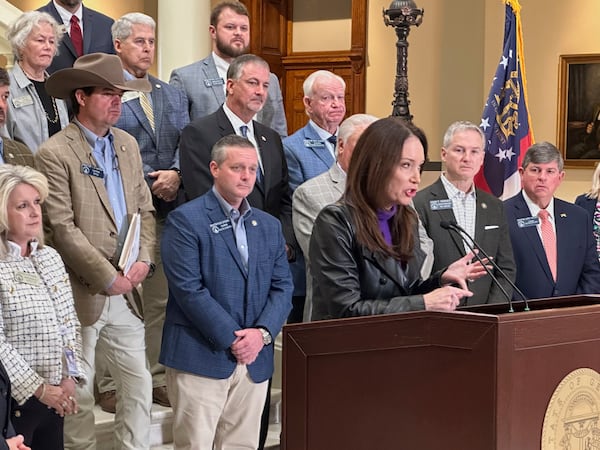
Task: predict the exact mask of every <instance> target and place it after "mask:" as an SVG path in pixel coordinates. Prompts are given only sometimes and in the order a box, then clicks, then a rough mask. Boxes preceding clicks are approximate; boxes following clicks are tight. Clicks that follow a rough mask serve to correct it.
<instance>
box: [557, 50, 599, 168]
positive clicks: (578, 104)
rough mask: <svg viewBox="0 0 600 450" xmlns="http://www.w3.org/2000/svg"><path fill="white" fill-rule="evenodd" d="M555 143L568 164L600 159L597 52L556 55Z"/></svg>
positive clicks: (587, 164) (588, 164) (589, 164)
mask: <svg viewBox="0 0 600 450" xmlns="http://www.w3.org/2000/svg"><path fill="white" fill-rule="evenodd" d="M557 144H558V148H559V149H560V150H561V152H562V153H563V157H564V158H565V165H566V166H567V167H594V165H595V164H596V163H597V162H598V161H599V160H600V54H587V55H560V57H559V75H558V137H557Z"/></svg>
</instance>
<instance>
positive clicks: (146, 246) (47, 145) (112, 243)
mask: <svg viewBox="0 0 600 450" xmlns="http://www.w3.org/2000/svg"><path fill="white" fill-rule="evenodd" d="M112 133H113V135H114V146H115V152H116V155H117V159H118V164H119V169H120V171H121V178H122V180H123V191H124V193H125V201H126V204H127V213H128V215H131V214H133V213H135V212H137V211H139V212H140V213H141V216H142V228H141V242H140V254H139V257H138V261H151V260H152V256H151V255H153V250H154V245H155V231H154V215H153V212H154V208H153V206H152V198H151V194H150V190H149V189H148V186H147V184H146V182H145V181H144V174H143V170H142V160H141V157H140V150H139V148H138V145H137V143H136V142H135V139H133V137H132V136H131V135H129V134H127V133H126V132H124V131H122V130H119V129H118V128H112ZM34 158H35V166H36V168H37V169H38V170H40V171H41V172H42V173H44V174H45V175H46V177H47V178H48V184H49V188H50V195H49V196H48V199H47V200H46V202H45V203H44V213H45V214H44V224H45V232H46V239H47V240H48V242H49V243H50V244H51V245H52V246H54V247H55V248H56V250H57V251H58V252H59V253H60V255H61V256H62V258H63V260H64V262H65V264H66V266H67V269H68V271H69V274H70V277H71V284H72V285H73V296H74V298H75V308H76V310H77V314H78V316H79V320H80V321H81V324H82V325H83V326H87V325H92V324H93V323H95V322H96V321H97V320H98V318H99V317H100V314H101V312H102V309H103V308H104V302H105V301H106V297H105V296H104V295H96V294H103V293H104V292H105V290H106V289H107V288H108V287H109V286H110V285H111V283H112V282H113V280H114V279H115V277H116V275H117V270H116V269H115V267H114V265H113V262H112V261H113V259H114V256H115V252H116V249H117V242H118V230H117V225H116V222H115V218H114V216H113V210H112V207H111V205H110V202H109V200H108V195H107V193H106V188H105V187H104V180H103V179H102V178H100V177H96V176H93V175H86V174H84V173H83V171H82V165H83V164H85V165H89V166H93V167H97V164H96V161H95V160H94V157H93V155H92V149H91V148H90V146H89V144H88V142H87V141H86V140H85V136H84V135H83V133H82V131H81V130H80V129H79V127H78V126H77V125H75V124H73V123H71V124H69V125H68V126H67V127H66V128H65V129H64V130H62V131H61V132H59V133H57V134H55V135H54V136H52V137H51V138H50V139H48V140H47V141H46V142H44V143H43V144H42V145H41V146H40V148H39V150H38V151H37V152H36V154H35V156H34ZM132 294H136V293H135V292H134V293H132ZM127 298H128V300H129V303H130V306H131V308H132V309H133V311H134V313H136V314H138V315H140V316H141V306H140V302H139V295H127Z"/></svg>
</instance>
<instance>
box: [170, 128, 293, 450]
mask: <svg viewBox="0 0 600 450" xmlns="http://www.w3.org/2000/svg"><path fill="white" fill-rule="evenodd" d="M211 159H212V161H211V162H210V171H211V174H212V175H213V177H214V186H213V188H212V189H211V190H209V191H208V192H207V193H206V194H205V195H203V196H201V197H199V198H196V199H195V200H192V201H190V202H188V203H186V204H184V205H182V206H180V207H179V208H177V209H176V210H175V211H173V212H172V213H171V214H169V217H168V218H167V223H166V225H165V229H164V232H163V239H162V243H161V246H162V249H163V260H164V266H165V273H166V275H167V279H168V280H169V301H168V303H167V315H166V319H165V329H164V339H163V341H162V351H161V362H162V363H163V364H165V365H166V366H167V383H168V388H169V397H170V399H171V402H172V403H173V417H174V423H173V439H174V443H175V447H177V448H203V449H208V448H213V444H215V447H216V448H248V449H250V448H252V449H255V448H257V446H258V437H259V425H260V412H261V410H262V409H263V405H264V400H265V395H266V392H267V384H268V383H267V380H268V379H269V378H270V377H271V376H272V374H273V345H272V341H273V339H274V337H275V336H277V334H278V333H279V331H280V330H281V327H282V326H283V324H284V322H285V319H286V317H287V315H288V313H289V311H290V307H291V303H290V300H291V296H292V279H291V275H290V271H289V267H288V263H287V261H286V255H285V243H284V240H283V235H282V232H281V225H280V223H279V222H278V221H277V220H276V219H275V218H273V217H271V216H270V215H268V214H266V213H264V212H262V211H260V210H258V209H256V208H252V207H251V206H250V204H249V202H248V200H247V197H248V196H249V194H250V192H251V191H252V188H253V184H254V181H255V178H256V173H257V167H258V158H257V153H256V149H255V148H254V146H253V145H252V144H251V143H250V142H248V140H246V139H244V138H243V137H240V136H235V135H231V136H226V137H224V138H222V139H220V140H219V141H218V142H217V143H216V144H215V145H214V147H213V151H212V158H211Z"/></svg>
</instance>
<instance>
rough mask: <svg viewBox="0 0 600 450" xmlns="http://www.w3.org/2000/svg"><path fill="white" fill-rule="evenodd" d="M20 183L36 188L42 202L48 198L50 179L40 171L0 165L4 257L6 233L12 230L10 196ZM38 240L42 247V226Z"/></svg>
mask: <svg viewBox="0 0 600 450" xmlns="http://www.w3.org/2000/svg"><path fill="white" fill-rule="evenodd" d="M20 184H28V185H30V186H32V187H33V188H35V190H36V191H38V193H39V194H40V199H41V201H42V202H43V201H44V200H46V198H48V180H47V179H46V177H45V176H44V175H42V174H41V173H40V172H38V171H37V170H35V169H32V168H31V167H27V166H13V165H12V164H2V165H0V258H4V257H5V256H6V254H7V253H8V245H7V243H6V242H7V239H6V235H7V233H8V232H9V231H10V230H9V227H8V198H9V197H10V194H12V192H13V191H14V189H15V188H16V187H17V186H18V185H20ZM37 240H38V247H42V246H43V245H44V232H43V230H42V227H40V234H39V236H37Z"/></svg>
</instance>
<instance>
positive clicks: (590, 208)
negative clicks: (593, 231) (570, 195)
mask: <svg viewBox="0 0 600 450" xmlns="http://www.w3.org/2000/svg"><path fill="white" fill-rule="evenodd" d="M597 202H598V199H596V198H589V197H588V196H587V195H586V194H581V195H578V196H577V198H576V199H575V204H576V205H577V206H581V207H582V208H583V209H585V210H586V211H587V212H588V214H589V215H590V219H591V220H594V212H596V203H597Z"/></svg>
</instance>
